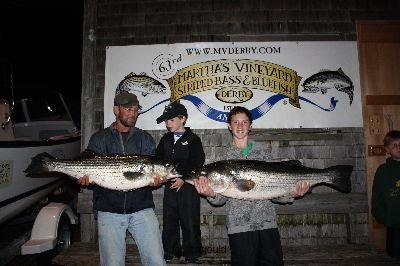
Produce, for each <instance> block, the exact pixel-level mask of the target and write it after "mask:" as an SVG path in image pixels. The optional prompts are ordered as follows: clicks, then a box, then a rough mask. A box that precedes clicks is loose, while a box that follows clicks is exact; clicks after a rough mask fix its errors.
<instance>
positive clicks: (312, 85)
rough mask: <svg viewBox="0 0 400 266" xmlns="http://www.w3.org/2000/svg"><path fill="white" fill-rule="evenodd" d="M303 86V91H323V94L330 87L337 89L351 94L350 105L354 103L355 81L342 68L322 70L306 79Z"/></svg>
mask: <svg viewBox="0 0 400 266" xmlns="http://www.w3.org/2000/svg"><path fill="white" fill-rule="evenodd" d="M302 86H303V88H304V90H302V92H308V93H316V92H318V91H321V93H322V94H325V93H326V92H327V91H328V90H329V89H336V90H338V91H341V92H344V93H346V94H347V95H348V96H349V99H350V105H351V104H352V103H353V94H354V86H353V82H351V79H350V78H349V77H348V76H347V75H346V74H345V73H344V72H343V70H342V69H341V68H339V69H338V70H336V71H331V70H324V71H320V72H318V73H316V74H314V75H312V76H310V77H308V78H307V79H306V80H304V82H303V85H302Z"/></svg>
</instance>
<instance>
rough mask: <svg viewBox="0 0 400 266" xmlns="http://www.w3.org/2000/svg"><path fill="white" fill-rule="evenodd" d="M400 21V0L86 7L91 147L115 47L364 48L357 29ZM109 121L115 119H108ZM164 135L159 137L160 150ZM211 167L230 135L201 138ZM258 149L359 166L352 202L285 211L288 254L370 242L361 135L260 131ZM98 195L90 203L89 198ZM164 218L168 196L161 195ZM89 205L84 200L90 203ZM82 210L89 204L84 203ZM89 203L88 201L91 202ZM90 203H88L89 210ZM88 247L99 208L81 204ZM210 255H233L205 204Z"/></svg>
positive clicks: (317, 196)
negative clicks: (306, 247) (357, 44)
mask: <svg viewBox="0 0 400 266" xmlns="http://www.w3.org/2000/svg"><path fill="white" fill-rule="evenodd" d="M396 19H397V20H398V19H400V1H398V0H386V1H385V0H371V1H363V0H341V1H335V0H324V1H318V0H298V1H296V0H293V1H282V0H274V1H271V0H270V1H268V0H170V1H168V0H136V1H135V0H131V1H128V0H85V11H84V39H83V87H82V131H83V147H85V146H86V145H87V142H88V140H89V138H90V136H91V135H92V134H93V133H94V131H95V130H98V129H100V128H102V127H103V93H104V71H105V52H106V47H107V46H116V45H143V44H166V43H187V42H231V41H235V42H236V41H248V42H251V41H257V42H260V41H335V40H338V41H355V40H356V26H355V22H356V21H357V20H396ZM106 111H107V112H108V111H110V112H111V110H106ZM163 133H164V132H162V131H152V132H151V134H152V135H153V136H154V137H155V139H156V141H158V140H159V138H160V136H161V135H162V134H163ZM195 133H197V134H198V135H200V136H201V138H202V141H203V145H204V149H205V151H206V157H207V158H208V160H215V159H218V158H223V157H222V156H223V149H224V147H226V146H228V145H229V144H230V143H229V140H230V136H229V132H228V131H227V130H196V131H195ZM252 138H253V139H254V140H255V141H261V142H266V143H267V144H269V145H271V147H272V152H273V154H272V157H273V159H274V160H284V159H299V160H301V161H302V163H303V164H304V165H306V166H310V167H316V168H322V167H327V166H331V165H335V164H344V163H345V164H352V165H354V166H355V171H354V172H353V174H352V192H351V193H349V194H343V193H340V192H335V191H334V190H332V189H330V188H327V187H318V188H315V189H314V190H313V192H312V193H311V194H310V195H307V196H306V197H305V198H304V199H302V200H300V201H296V202H295V203H294V204H292V205H289V206H278V207H277V210H278V213H279V224H280V230H281V235H282V241H283V243H284V244H288V245H300V244H315V245H317V244H330V243H332V244H334V243H345V242H351V243H365V242H367V239H368V235H367V223H368V203H367V196H366V177H365V163H364V161H365V154H364V137H363V129H362V128H340V129H339V128H338V129H329V130H326V129H312V130H307V129H297V130H281V131H277V130H257V131H254V132H252ZM89 194H90V193H89ZM154 194H155V201H156V204H157V211H158V213H160V212H159V210H160V208H161V206H160V202H161V201H160V200H161V197H162V192H161V190H159V191H156V192H155V193H154ZM81 197H85V195H81ZM81 202H83V201H82V200H81ZM86 202H87V201H86ZM86 202H85V203H86ZM80 212H81V213H82V215H81V221H82V222H83V224H84V225H86V226H83V230H82V232H83V231H85V230H86V231H85V232H86V233H85V234H86V235H85V236H83V238H82V240H83V241H92V240H93V239H94V237H93V236H94V235H95V234H94V233H90V232H93V230H91V231H90V230H88V228H89V229H93V228H94V223H93V215H92V214H91V213H90V206H86V205H85V204H81V207H80ZM202 212H203V215H204V216H203V221H202V232H203V234H204V235H203V242H204V245H205V246H224V245H225V244H227V242H226V231H224V230H225V225H224V208H212V207H210V206H209V205H208V204H207V203H206V202H205V201H203V203H202Z"/></svg>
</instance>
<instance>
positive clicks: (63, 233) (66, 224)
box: [37, 213, 73, 265]
mask: <svg viewBox="0 0 400 266" xmlns="http://www.w3.org/2000/svg"><path fill="white" fill-rule="evenodd" d="M72 242H73V234H72V226H71V222H70V220H69V218H68V215H67V214H65V213H64V214H63V215H62V216H61V218H60V221H59V223H58V230H57V244H56V246H55V247H54V248H53V249H51V250H48V251H46V252H43V253H41V254H38V257H37V262H38V265H51V264H52V263H51V261H52V259H53V258H54V257H55V256H56V255H57V254H59V253H60V252H61V251H63V250H64V249H66V248H67V247H69V246H70V245H71V244H72Z"/></svg>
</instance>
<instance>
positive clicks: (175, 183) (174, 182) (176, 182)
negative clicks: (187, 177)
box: [170, 177, 185, 192]
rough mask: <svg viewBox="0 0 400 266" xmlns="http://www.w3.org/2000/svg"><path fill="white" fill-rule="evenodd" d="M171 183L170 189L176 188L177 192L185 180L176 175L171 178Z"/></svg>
mask: <svg viewBox="0 0 400 266" xmlns="http://www.w3.org/2000/svg"><path fill="white" fill-rule="evenodd" d="M171 183H172V185H171V186H170V189H176V192H178V191H179V189H181V187H182V185H183V184H184V183H185V181H183V179H181V178H179V177H177V178H174V179H171Z"/></svg>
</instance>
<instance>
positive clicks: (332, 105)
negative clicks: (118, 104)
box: [104, 42, 363, 130]
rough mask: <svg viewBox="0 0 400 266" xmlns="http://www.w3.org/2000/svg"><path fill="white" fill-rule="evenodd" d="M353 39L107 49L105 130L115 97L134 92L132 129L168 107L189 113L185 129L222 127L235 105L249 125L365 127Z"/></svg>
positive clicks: (149, 125)
mask: <svg viewBox="0 0 400 266" xmlns="http://www.w3.org/2000/svg"><path fill="white" fill-rule="evenodd" d="M358 67H359V66H358V53H357V43H356V42H268V43H264V42H262V43H258V42H257V43H254V42H251V43H246V42H240V43H182V44H160V45H132V46H112V47H107V52H106V69H105V92H104V125H105V126H106V127H107V126H109V125H110V124H111V123H112V122H113V121H114V120H115V117H114V114H113V113H112V106H113V99H114V96H115V94H116V93H120V92H123V91H129V92H132V93H134V94H136V95H137V96H138V98H139V101H140V104H141V105H142V107H143V109H142V113H141V115H140V117H139V119H138V122H137V124H136V125H137V127H139V128H142V129H147V130H151V129H164V128H165V127H164V124H163V123H161V124H159V125H157V123H156V118H157V117H158V116H160V115H161V114H162V112H163V110H164V107H165V105H167V104H168V103H169V102H170V101H179V102H180V103H182V104H184V105H185V106H186V108H187V109H188V114H189V119H188V122H187V124H186V125H187V126H189V127H191V128H195V129H214V128H226V115H227V114H228V112H229V110H230V109H231V108H233V107H234V106H237V105H241V106H245V107H247V108H248V109H250V110H251V112H252V115H253V119H254V122H253V128H329V127H362V123H363V122H362V110H361V93H360V76H359V68H358Z"/></svg>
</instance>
